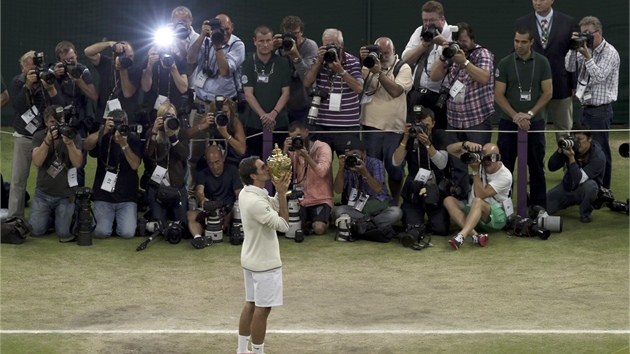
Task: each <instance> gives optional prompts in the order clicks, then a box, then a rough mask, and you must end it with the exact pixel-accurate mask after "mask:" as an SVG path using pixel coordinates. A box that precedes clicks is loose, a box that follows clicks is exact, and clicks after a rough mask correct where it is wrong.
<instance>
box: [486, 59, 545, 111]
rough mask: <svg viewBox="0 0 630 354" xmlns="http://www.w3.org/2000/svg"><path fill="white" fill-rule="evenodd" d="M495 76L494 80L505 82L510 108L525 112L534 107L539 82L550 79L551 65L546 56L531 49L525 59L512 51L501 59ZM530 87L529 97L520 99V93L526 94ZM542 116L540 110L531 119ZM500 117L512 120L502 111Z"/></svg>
mask: <svg viewBox="0 0 630 354" xmlns="http://www.w3.org/2000/svg"><path fill="white" fill-rule="evenodd" d="M517 70H518V74H517ZM495 78H496V81H501V82H503V83H505V84H506V88H505V97H506V98H507V100H508V102H510V105H511V106H512V108H513V109H514V110H515V111H517V112H527V111H530V110H531V109H532V108H534V106H535V105H536V101H538V99H539V98H540V96H541V95H542V85H541V82H543V81H544V80H550V79H551V66H550V65H549V61H548V60H547V58H545V57H544V56H542V55H540V54H538V53H536V52H535V51H533V50H532V54H531V55H530V56H529V58H527V60H522V59H521V58H520V57H519V56H518V55H516V53H512V54H510V55H508V56H507V57H505V58H503V59H501V62H499V66H498V67H497V70H496V72H495ZM519 80H520V86H521V88H520V89H519ZM530 89H531V99H530V100H529V101H522V100H521V93H523V94H526V93H528V92H530ZM543 118H544V117H543V115H542V110H541V111H540V112H538V113H536V115H535V116H533V117H532V119H531V121H532V122H535V121H538V120H541V119H543ZM501 119H506V120H509V121H512V117H509V116H508V115H507V114H505V112H503V111H501Z"/></svg>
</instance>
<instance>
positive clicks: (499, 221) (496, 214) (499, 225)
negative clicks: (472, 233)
mask: <svg viewBox="0 0 630 354" xmlns="http://www.w3.org/2000/svg"><path fill="white" fill-rule="evenodd" d="M461 204H462V207H463V208H464V214H466V216H468V213H470V205H468V204H465V203H463V202H462V203H461ZM506 223H507V217H506V216H505V211H504V210H503V208H501V207H500V206H498V205H494V204H490V221H488V222H484V221H483V220H479V222H478V223H477V226H475V228H479V229H480V230H481V231H485V232H493V231H499V230H501V229H503V228H504V227H505V224H506Z"/></svg>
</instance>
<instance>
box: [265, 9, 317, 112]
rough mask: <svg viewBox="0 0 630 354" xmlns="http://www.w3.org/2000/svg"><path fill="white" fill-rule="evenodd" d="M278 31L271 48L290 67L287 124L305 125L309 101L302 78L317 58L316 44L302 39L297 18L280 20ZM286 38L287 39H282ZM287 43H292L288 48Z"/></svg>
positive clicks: (301, 29) (302, 27) (301, 24)
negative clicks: (297, 123)
mask: <svg viewBox="0 0 630 354" xmlns="http://www.w3.org/2000/svg"><path fill="white" fill-rule="evenodd" d="M280 31H281V32H282V33H278V34H276V35H275V36H274V37H273V46H274V48H276V54H278V55H280V56H284V57H286V58H287V59H288V61H289V65H290V67H291V87H290V90H289V91H290V94H289V102H287V114H288V115H289V123H290V122H293V121H296V120H300V121H302V122H304V123H306V116H307V114H308V110H309V108H310V106H311V100H310V98H309V97H308V92H307V89H306V87H304V76H305V75H306V72H307V71H308V69H310V68H311V66H312V65H313V62H314V61H315V58H316V57H317V43H315V41H314V40H312V39H308V38H306V37H304V22H302V20H301V19H300V18H299V17H297V16H287V17H285V18H284V19H282V23H281V24H280ZM287 36H289V38H285V39H283V37H287ZM287 41H288V42H287ZM289 42H290V43H292V44H291V46H290V47H288V44H289Z"/></svg>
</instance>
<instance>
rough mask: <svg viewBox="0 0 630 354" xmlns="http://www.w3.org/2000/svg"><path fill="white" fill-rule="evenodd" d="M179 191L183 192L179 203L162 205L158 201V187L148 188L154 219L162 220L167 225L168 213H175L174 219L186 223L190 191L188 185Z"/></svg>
mask: <svg viewBox="0 0 630 354" xmlns="http://www.w3.org/2000/svg"><path fill="white" fill-rule="evenodd" d="M179 193H180V194H181V198H180V203H179V205H168V206H164V205H162V203H160V202H158V201H157V198H156V195H157V187H154V186H150V187H149V188H148V190H147V195H148V199H149V207H150V208H151V213H152V214H153V219H155V220H161V221H162V223H163V225H165V226H166V225H168V217H167V214H168V215H171V214H173V221H181V222H183V223H186V220H187V219H186V211H187V210H188V193H187V190H186V186H184V187H182V188H180V189H179ZM169 211H170V212H169Z"/></svg>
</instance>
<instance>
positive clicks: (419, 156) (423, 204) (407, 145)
mask: <svg viewBox="0 0 630 354" xmlns="http://www.w3.org/2000/svg"><path fill="white" fill-rule="evenodd" d="M420 107H422V106H420ZM410 140H411V141H410ZM445 147H446V135H445V132H444V130H442V129H436V128H435V116H434V114H433V111H431V110H430V109H428V108H424V107H422V110H421V111H420V112H418V113H417V115H416V118H415V120H414V123H412V124H407V125H406V126H405V131H404V133H403V137H402V140H401V141H400V143H399V145H398V148H397V149H396V151H394V154H393V156H392V162H393V164H394V166H401V165H402V163H403V161H404V160H406V161H407V163H408V165H407V166H408V169H409V175H408V176H407V181H406V182H405V185H404V187H403V192H402V196H403V204H402V206H401V209H402V212H403V225H405V226H406V227H407V229H409V228H410V227H413V226H416V225H422V227H424V216H425V214H426V215H427V219H428V225H427V227H426V232H432V233H433V234H435V235H442V236H445V235H447V234H448V231H449V226H450V221H449V216H448V212H447V211H446V209H445V208H444V205H443V203H442V202H443V200H444V197H445V194H446V195H452V193H449V192H450V191H441V190H439V186H440V185H442V183H444V185H445V186H446V185H447V184H448V183H447V180H448V178H447V177H449V176H448V175H449V171H448V169H447V167H448V153H447V152H446V149H445ZM428 185H431V186H432V187H429V186H428ZM422 188H425V193H423V195H422V196H421V195H420V193H421V190H422ZM451 188H453V187H451ZM429 189H432V190H431V193H426V191H428V190H429ZM435 192H437V194H436V193H435ZM429 194H431V196H430V195H429Z"/></svg>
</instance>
